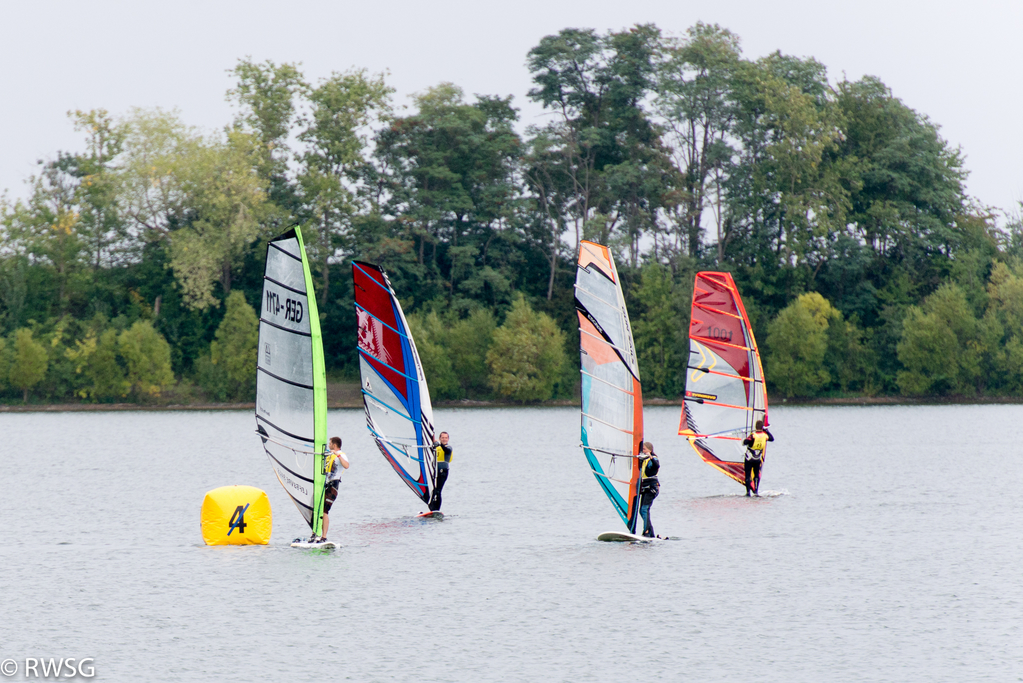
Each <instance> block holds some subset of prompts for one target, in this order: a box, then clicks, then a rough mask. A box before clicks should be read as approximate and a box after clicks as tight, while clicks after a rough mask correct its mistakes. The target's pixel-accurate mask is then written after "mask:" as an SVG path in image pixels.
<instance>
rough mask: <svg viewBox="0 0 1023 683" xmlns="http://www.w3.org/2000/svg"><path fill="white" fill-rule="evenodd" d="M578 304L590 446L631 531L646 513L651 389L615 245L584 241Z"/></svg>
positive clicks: (593, 466)
mask: <svg viewBox="0 0 1023 683" xmlns="http://www.w3.org/2000/svg"><path fill="white" fill-rule="evenodd" d="M575 307H576V313H577V316H578V319H579V358H580V376H581V378H582V388H581V394H582V409H581V411H580V413H581V422H582V424H581V430H580V431H581V437H580V438H581V441H582V447H583V453H584V454H585V456H586V460H587V463H588V464H589V466H590V470H591V471H592V472H593V475H594V477H595V478H596V480H597V482H598V483H599V484H600V487H601V489H602V490H603V491H604V493H605V494H606V495H607V497H608V499H609V500H610V501H611V504H612V506H613V507H614V509H615V511H616V512H617V513H618V515H619V516H620V517H621V519H622V521H623V522H624V523H625V526H626V528H627V529H628V530H629V532H630V533H635V532H636V522H637V519H638V517H639V461H638V459H637V458H636V457H635V455H636V454H637V453H639V452H640V448H641V443H642V440H643V392H642V389H641V387H640V380H639V362H638V360H637V358H636V346H635V343H634V341H633V338H632V326H631V324H630V322H629V314H628V311H627V310H626V307H625V297H624V295H623V294H622V287H621V280H620V278H619V277H618V269H617V268H616V267H615V262H614V257H613V256H612V255H611V252H610V250H609V249H608V248H607V247H605V246H602V245H599V244H595V243H593V242H587V241H583V242H581V243H580V245H579V260H578V262H577V268H576V280H575Z"/></svg>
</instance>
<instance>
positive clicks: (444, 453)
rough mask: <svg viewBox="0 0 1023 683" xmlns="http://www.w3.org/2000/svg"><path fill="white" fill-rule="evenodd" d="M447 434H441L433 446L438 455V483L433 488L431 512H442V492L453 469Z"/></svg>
mask: <svg viewBox="0 0 1023 683" xmlns="http://www.w3.org/2000/svg"><path fill="white" fill-rule="evenodd" d="M449 438H451V437H450V436H448V433H447V432H441V433H440V435H439V436H438V437H437V439H438V441H435V442H434V444H433V446H434V448H435V449H436V453H437V483H436V485H435V486H434V487H433V498H431V499H430V512H437V511H438V510H440V505H441V498H440V492H441V489H443V488H444V482H446V481H447V480H448V472H449V471H450V467H451V451H452V450H453V449H452V448H451V446H449V445H448V439H449Z"/></svg>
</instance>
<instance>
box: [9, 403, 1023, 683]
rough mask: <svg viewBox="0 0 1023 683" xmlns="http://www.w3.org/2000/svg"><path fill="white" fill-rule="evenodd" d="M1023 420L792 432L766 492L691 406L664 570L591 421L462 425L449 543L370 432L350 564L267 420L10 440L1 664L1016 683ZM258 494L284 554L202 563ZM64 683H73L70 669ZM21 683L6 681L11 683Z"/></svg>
mask: <svg viewBox="0 0 1023 683" xmlns="http://www.w3.org/2000/svg"><path fill="white" fill-rule="evenodd" d="M1021 417H1023V407H1020V406H913V407H899V406H895V407H892V406H885V407H826V408H789V407H785V406H776V407H775V408H774V409H773V410H772V411H771V428H772V431H773V433H774V434H775V436H776V437H777V441H776V442H775V443H774V444H772V446H771V449H770V451H769V455H768V461H767V464H766V465H765V468H764V475H763V481H762V484H761V489H762V492H770V493H771V494H772V495H770V496H765V497H763V498H760V499H747V498H745V497H743V496H742V495H741V494H742V493H743V490H742V488H741V487H740V486H738V485H737V484H735V483H734V482H732V481H731V480H729V479H727V478H726V477H725V476H724V475H722V474H720V473H718V472H716V471H715V470H713V469H712V468H710V467H709V466H707V465H705V464H703V463H702V462H700V461H699V459H698V457H697V456H696V455H695V453H693V451H692V450H691V449H690V447H689V445H688V444H687V443H686V442H685V441H684V440H683V439H681V438H680V437H678V436H676V433H677V429H678V409H677V408H672V407H653V408H648V409H647V410H646V422H647V429H646V431H647V434H646V436H647V439H648V440H650V441H653V443H654V445H655V446H656V450H657V452H658V454H659V455H660V458H661V476H660V478H661V482H662V487H661V495H660V497H659V498H658V499H657V501H656V503H655V504H654V506H653V511H652V512H653V521H654V524H655V527H656V529H657V531H658V533H660V534H662V535H664V534H670V535H671V536H673V537H677V538H678V539H679V540H673V541H668V542H664V543H658V544H656V545H652V546H644V545H626V544H607V543H599V542H597V541H596V540H595V538H596V536H597V534H598V533H600V532H602V531H607V530H615V529H621V528H623V525H622V524H621V522H620V521H619V520H618V518H617V515H616V514H615V513H614V511H613V509H612V507H611V505H610V503H609V502H608V501H607V499H606V498H605V497H604V495H603V494H602V493H601V491H600V490H599V487H598V485H597V483H596V481H595V480H594V478H593V477H592V475H591V474H590V473H589V471H588V469H587V467H586V465H585V460H584V457H583V454H582V452H581V450H580V449H579V447H578V442H579V411H578V409H570V408H564V409H562V408H550V409H444V410H437V411H436V424H437V426H438V428H439V429H445V430H447V431H449V432H450V433H451V442H452V444H453V446H454V448H455V451H454V462H453V465H452V474H451V477H450V479H449V480H448V484H447V487H446V488H445V491H444V509H445V512H446V513H447V517H446V518H445V519H444V520H443V521H440V522H438V521H424V520H419V519H416V518H415V515H416V514H417V513H419V512H421V511H422V510H423V509H424V508H423V506H422V505H421V504H420V503H419V502H418V501H417V500H416V499H415V497H414V496H413V495H412V493H411V492H410V491H409V490H408V489H407V488H406V487H405V486H404V485H403V484H402V483H401V482H400V481H399V480H398V477H397V476H396V475H395V474H394V473H393V472H392V471H391V470H390V468H389V466H388V465H387V464H386V462H385V461H384V459H383V458H382V457H381V456H380V454H379V452H378V451H377V450H376V448H375V447H374V446H373V445H372V442H371V441H370V439H369V438H368V435H367V431H366V428H365V422H364V418H363V415H362V412H361V411H355V410H345V411H331V413H330V416H329V418H330V429H329V431H330V433H331V434H335V433H337V434H340V435H341V436H342V437H343V438H344V440H345V448H344V450H345V451H346V452H347V453H348V455H349V457H350V459H351V460H352V467H351V469H350V470H348V472H347V473H346V475H345V477H344V480H343V483H342V486H341V495H340V497H339V499H338V502H337V503H336V504H335V506H334V511H333V512H332V514H331V520H332V524H331V530H330V536H331V538H332V540H335V541H338V542H340V543H341V544H342V548H340V549H339V550H338V551H336V552H333V553H318V552H315V551H300V550H295V549H292V548H290V547H288V543H289V542H290V541H291V539H292V538H294V537H296V536H299V535H304V534H308V527H307V526H306V525H305V523H304V522H303V521H302V519H301V517H300V515H299V513H298V511H297V510H296V509H295V508H294V506H293V504H292V503H291V502H290V500H289V499H287V497H286V495H285V493H284V491H283V489H282V488H281V486H280V485H279V484H278V483H277V481H276V479H274V477H273V474H272V472H271V469H270V465H269V463H268V461H267V459H266V457H265V456H264V454H263V452H262V448H261V447H260V444H259V440H258V438H257V437H256V435H255V434H254V432H253V430H254V420H253V417H252V415H251V414H249V413H247V412H206V413H202V412H151V413H145V412H130V413H106V414H103V413H63V414H3V415H0V434H2V435H3V437H2V445H0V466H2V471H3V482H4V483H3V488H2V491H3V495H2V496H0V554H2V555H0V586H2V590H0V613H2V615H3V617H2V620H0V659H8V658H10V659H14V660H15V661H16V662H17V663H18V664H19V667H21V668H19V672H18V673H17V674H16V675H14V676H13V677H11V678H9V679H8V680H23V674H24V671H23V670H22V669H23V666H24V660H25V658H26V657H35V658H49V657H54V658H60V657H74V658H76V659H80V658H83V657H90V658H93V659H94V662H95V663H94V666H95V678H94V679H93V680H103V681H143V680H153V681H156V680H159V681H299V680H319V679H331V678H337V679H341V680H352V681H392V680H394V681H615V680H641V681H647V680H651V681H652V680H666V681H675V680H679V681H785V682H792V681H807V682H814V683H816V682H819V681H886V682H887V681H894V682H901V681H1020V680H1023V628H1021V624H1023V613H1021V610H1023V540H1021V533H1020V523H1021V521H1023V467H1021V464H1023V458H1021V456H1020V449H1021V444H1023V419H1021ZM227 484H249V485H253V486H258V487H260V488H262V489H264V490H266V491H267V493H268V494H269V496H270V500H271V503H272V505H273V511H274V533H273V538H272V540H271V543H270V545H269V546H263V547H206V546H204V545H203V543H202V538H201V536H200V531H199V507H200V504H201V503H202V499H203V496H204V494H205V492H206V491H208V490H210V489H213V488H216V487H218V486H222V485H227ZM65 671H66V669H65ZM0 680H2V679H0Z"/></svg>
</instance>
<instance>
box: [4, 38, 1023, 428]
mask: <svg viewBox="0 0 1023 683" xmlns="http://www.w3.org/2000/svg"><path fill="white" fill-rule="evenodd" d="M525 58H526V69H528V72H529V74H528V75H529V78H530V80H531V82H532V85H533V88H532V89H531V90H530V91H529V93H528V95H527V97H528V99H530V100H532V101H533V102H535V103H536V104H538V105H540V106H542V107H543V108H544V109H545V110H546V111H547V112H548V113H549V114H550V116H549V117H547V118H545V122H544V123H538V124H535V125H528V122H525V121H522V120H521V119H520V117H519V108H518V107H517V106H516V104H517V103H516V102H513V99H512V97H511V96H505V95H502V94H499V93H498V94H478V95H474V96H467V95H466V93H465V92H464V91H463V90H462V89H461V88H460V87H459V86H458V85H456V84H453V83H438V84H436V85H434V86H433V87H430V88H427V89H426V90H424V91H423V92H420V93H416V94H415V95H413V96H412V98H411V101H410V102H409V104H408V106H407V107H399V106H396V105H397V104H398V103H395V102H394V101H392V100H393V98H392V96H393V94H394V90H393V88H392V87H391V86H390V85H388V84H387V82H386V74H371V73H369V72H367V71H366V70H365V69H360V68H358V67H357V66H356V67H355V68H352V69H349V70H347V71H339V72H334V73H332V74H331V75H330V76H329V77H326V78H323V79H321V80H319V81H318V82H315V83H314V82H310V81H308V80H307V79H306V77H305V76H304V75H303V73H302V72H301V70H300V68H299V65H296V64H277V63H274V62H271V61H266V62H262V63H256V62H253V61H251V59H248V58H244V59H240V60H239V61H238V63H237V64H236V66H235V68H234V69H232V70H231V74H232V76H233V78H234V82H235V87H234V88H232V89H231V90H229V91H228V92H227V99H228V101H229V102H231V103H232V105H233V106H234V117H233V119H232V120H225V121H224V126H223V128H221V129H220V130H216V131H201V130H198V129H196V128H194V127H192V126H190V125H188V124H187V122H186V121H184V120H183V119H182V117H181V115H180V113H179V112H174V111H165V110H158V109H148V110H147V109H138V108H136V109H131V110H129V111H126V112H122V113H119V114H111V113H109V112H107V111H105V110H102V109H96V110H92V111H87V112H86V111H75V112H69V117H70V119H71V122H72V124H73V125H74V126H75V128H76V130H77V131H78V132H79V133H80V134H81V135H82V142H83V146H82V149H83V150H84V151H79V152H67V151H55V152H54V154H53V156H51V157H50V158H48V159H43V160H41V161H40V165H39V167H38V169H37V173H36V175H33V176H32V177H30V178H29V179H28V180H27V184H28V186H29V188H30V193H29V197H28V198H27V199H24V200H12V199H10V198H9V197H8V196H7V195H3V194H0V402H7V403H9V404H11V407H8V408H0V410H8V411H10V410H15V409H16V408H15V407H14V406H15V405H19V406H24V409H26V410H34V409H37V408H34V407H33V406H35V405H37V404H36V403H35V402H38V405H39V406H40V408H38V409H40V410H46V409H48V408H43V407H42V406H44V405H59V406H79V405H82V406H84V405H85V404H86V403H88V404H91V405H93V406H96V407H90V408H85V407H81V408H74V409H81V410H96V409H98V410H104V409H110V408H109V406H120V405H122V404H124V403H132V404H137V405H138V406H139V407H141V408H143V409H153V408H160V407H162V406H182V407H187V408H196V407H198V406H244V405H249V402H251V401H252V400H253V399H254V398H255V381H256V380H255V378H256V349H257V344H258V339H259V333H258V326H259V322H258V321H259V318H260V312H261V311H262V310H264V308H266V307H268V306H270V305H271V302H270V301H265V300H264V294H263V270H264V264H265V258H266V249H267V244H268V241H269V240H270V239H272V238H273V237H274V236H276V235H279V234H281V233H282V232H284V231H286V230H288V229H289V228H290V227H292V226H296V225H298V226H301V229H302V233H303V236H304V237H305V247H306V251H307V254H308V256H309V260H310V264H311V268H312V276H313V283H314V287H313V289H314V294H315V296H316V298H317V310H318V312H319V314H320V318H321V321H320V322H321V327H322V329H323V331H324V335H323V346H324V355H325V359H326V368H325V369H326V372H327V377H328V379H329V380H333V381H335V382H337V381H344V382H349V381H351V380H352V379H353V378H355V377H357V376H358V373H359V364H360V360H359V352H358V349H357V346H356V339H357V334H358V323H357V316H356V314H355V309H354V302H353V293H352V288H353V284H352V274H351V269H352V263H353V261H355V260H363V261H367V262H370V263H374V264H376V265H378V266H380V267H381V268H383V269H384V270H385V271H386V272H387V274H388V277H389V279H390V282H391V284H392V286H393V288H394V290H395V292H396V293H397V294H398V296H399V297H400V298H401V305H402V308H403V310H404V311H405V312H406V315H407V318H408V323H409V330H410V332H411V336H412V337H413V338H414V339H415V343H416V346H417V349H418V352H419V358H420V361H421V362H422V366H423V370H424V372H425V374H426V377H427V379H428V383H429V387H430V395H431V399H432V400H433V402H434V404H435V405H438V406H443V405H527V404H528V405H572V404H573V397H574V396H576V395H577V393H578V391H579V389H578V387H579V364H578V358H579V355H578V354H579V333H578V318H577V314H576V310H575V305H574V282H575V272H576V259H577V250H578V245H579V243H580V241H581V240H583V239H586V240H591V241H594V242H597V243H600V244H605V245H608V246H609V248H610V249H611V250H612V252H613V253H614V256H615V261H616V263H617V266H618V274H619V277H620V278H621V285H622V291H623V294H624V296H625V299H626V304H627V307H628V311H629V315H630V318H631V323H632V334H633V338H634V339H633V341H634V344H635V352H636V356H637V358H638V363H639V368H640V373H641V376H642V380H643V392H644V394H645V395H647V396H649V397H679V396H681V395H682V393H683V391H684V390H685V376H686V369H687V366H688V358H689V355H690V345H689V339H688V330H689V323H690V305H691V302H692V298H693V286H694V285H693V282H694V275H695V274H696V273H697V272H699V271H726V272H729V273H731V274H732V276H733V278H734V280H735V282H736V285H737V287H738V290H739V292H740V294H741V296H742V299H743V302H744V304H745V308H746V311H747V313H748V315H749V318H750V323H751V325H752V327H753V330H754V334H755V336H756V339H757V341H758V343H759V347H760V350H761V352H762V354H763V356H762V360H763V367H764V375H765V377H766V382H767V390H768V394H769V395H770V396H771V403H772V404H774V405H777V404H778V403H779V402H780V401H781V400H782V399H788V401H789V402H790V403H792V404H796V403H800V404H806V403H813V404H821V405H828V404H836V403H837V404H845V403H849V404H888V403H892V404H895V403H914V402H934V401H938V402H942V401H954V402H956V401H967V402H990V403H999V402H1006V401H1014V400H1015V399H1014V398H1001V397H1019V398H1023V213H1020V207H1002V208H1001V209H999V208H995V207H986V206H982V205H981V204H980V203H979V202H978V201H977V200H976V199H975V198H973V197H970V196H969V195H968V193H967V190H966V187H965V180H966V178H967V176H968V173H969V171H968V169H967V168H966V167H965V159H966V156H965V153H966V151H965V150H962V149H958V148H955V147H953V146H951V145H949V143H948V142H947V141H946V140H945V139H943V138H942V137H941V135H940V128H939V125H938V122H932V121H931V120H930V119H929V118H928V117H927V115H926V113H923V112H918V111H915V110H913V109H911V108H910V107H908V106H907V105H906V104H905V103H904V102H903V101H902V100H900V99H899V98H898V97H897V96H896V94H895V93H893V92H892V90H891V89H890V88H889V87H888V86H886V85H885V84H884V83H883V81H882V80H881V79H880V78H878V77H877V76H873V75H869V76H864V77H863V78H861V79H859V80H857V81H849V80H848V79H846V78H844V77H835V76H831V75H829V74H828V71H827V67H826V66H825V65H824V64H822V63H820V62H819V61H817V60H816V59H814V58H812V57H794V56H791V55H786V54H784V53H782V52H781V51H778V52H774V53H772V54H769V55H767V56H764V57H761V58H757V59H751V58H748V57H745V56H744V55H743V53H742V49H741V41H740V39H739V36H737V35H735V34H734V33H732V32H730V31H729V30H728V29H726V28H724V27H721V26H717V25H707V24H703V23H697V24H696V25H694V26H692V27H690V28H689V29H688V30H687V31H685V32H684V33H683V34H681V35H669V34H666V33H665V32H663V31H661V30H660V29H659V28H658V27H657V26H655V25H653V24H644V25H636V26H633V27H629V28H625V29H622V30H619V31H614V30H612V31H608V32H604V33H601V32H598V31H595V30H592V29H574V28H566V29H563V30H561V31H559V32H558V33H556V34H552V35H547V36H543V37H541V38H540V39H539V41H538V43H537V44H536V45H535V46H534V47H533V48H532V49H531V50H529V52H528V53H527V54H526V55H525ZM341 66H342V67H344V66H346V65H341ZM836 397H841V398H836ZM973 397H991V398H973ZM78 401H82V402H83V403H82V404H79V403H78ZM359 403H360V399H359V397H358V395H355V396H347V397H342V396H338V397H335V398H333V399H331V400H330V404H331V405H335V406H341V405H352V404H354V405H358V404H359Z"/></svg>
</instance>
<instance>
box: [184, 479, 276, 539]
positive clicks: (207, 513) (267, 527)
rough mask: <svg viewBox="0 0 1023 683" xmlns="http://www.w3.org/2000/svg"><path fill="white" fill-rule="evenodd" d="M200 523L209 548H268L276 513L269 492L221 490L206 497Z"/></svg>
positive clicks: (240, 488) (251, 488) (247, 488)
mask: <svg viewBox="0 0 1023 683" xmlns="http://www.w3.org/2000/svg"><path fill="white" fill-rule="evenodd" d="M199 521H200V524H201V526H202V540H204V541H206V545H266V544H267V543H269V542H270V531H271V529H272V528H273V512H272V511H271V510H270V499H269V498H267V497H266V491H263V490H262V489H257V488H256V487H255V486H221V487H220V488H218V489H213V490H212V491H210V492H209V493H207V494H206V498H204V499H203V501H202V513H201V514H200V520H199Z"/></svg>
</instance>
